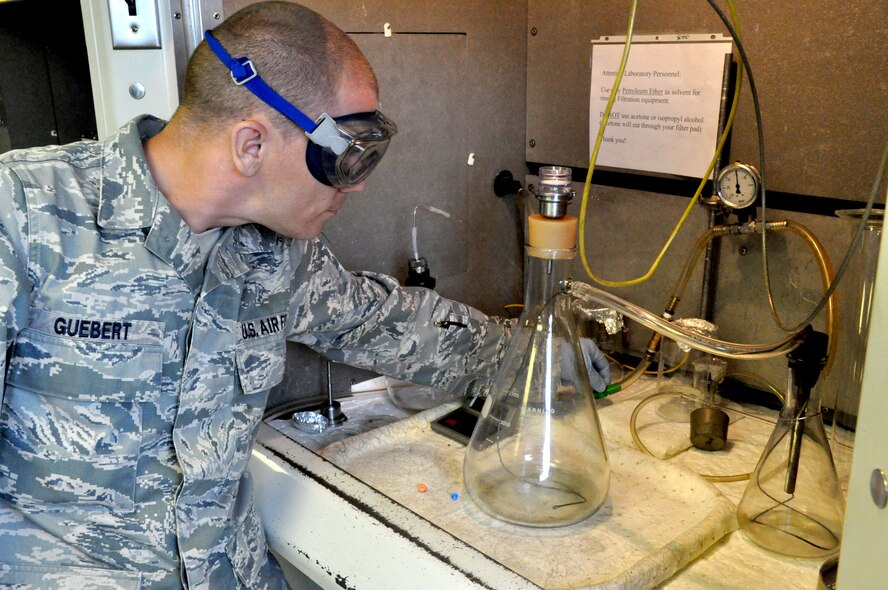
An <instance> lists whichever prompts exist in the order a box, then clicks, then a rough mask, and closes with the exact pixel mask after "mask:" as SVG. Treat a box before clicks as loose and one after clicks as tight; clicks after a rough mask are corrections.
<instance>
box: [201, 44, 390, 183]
mask: <svg viewBox="0 0 888 590" xmlns="http://www.w3.org/2000/svg"><path fill="white" fill-rule="evenodd" d="M204 39H206V41H207V45H208V46H209V47H210V49H211V50H212V51H213V53H215V54H216V57H218V58H219V60H220V61H221V62H222V63H223V64H225V66H226V67H227V68H228V69H229V70H230V71H231V79H232V80H234V83H235V84H237V85H238V86H244V87H246V88H247V90H249V91H250V92H252V93H253V94H255V95H256V96H257V97H258V98H259V100H261V101H262V102H264V103H265V104H267V105H269V106H270V107H272V108H273V109H275V110H276V111H278V112H279V113H281V114H282V115H283V116H285V117H286V118H287V119H289V120H290V121H292V122H293V123H295V124H296V125H298V126H299V127H301V128H302V129H303V130H305V134H306V135H307V136H308V139H309V144H308V148H307V149H306V152H305V163H306V165H307V166H308V170H309V172H311V175H312V176H313V177H314V178H315V180H317V181H318V182H320V183H322V184H325V185H327V186H333V187H336V188H348V187H352V186H355V185H357V184H360V183H361V182H363V181H364V180H365V179H366V178H367V176H369V175H370V173H371V172H373V169H374V168H376V165H377V164H379V161H380V160H381V159H382V156H383V155H384V154H385V151H386V149H388V145H389V142H390V141H391V138H392V136H394V135H395V134H396V133H397V132H398V127H397V125H395V123H394V121H392V120H391V119H389V118H388V117H386V116H385V115H383V114H382V113H380V112H379V111H374V112H367V113H354V114H351V115H344V116H342V117H335V118H334V117H331V116H330V115H328V114H327V113H324V114H322V115H321V116H320V117H318V119H317V120H316V121H312V120H311V119H310V118H309V117H308V116H307V115H306V114H305V113H303V112H302V111H300V110H299V109H298V108H296V106H294V105H293V104H291V103H290V102H288V101H287V100H286V99H284V97H282V96H281V95H280V94H278V93H277V92H275V91H274V90H273V89H272V88H271V87H270V86H269V85H268V84H266V83H265V81H264V80H263V79H262V78H261V77H260V76H259V74H258V72H256V68H255V67H254V66H253V62H252V61H250V59H249V58H248V57H240V58H237V59H235V58H233V57H231V55H230V54H229V53H228V52H227V51H226V50H225V48H224V47H222V44H221V43H219V40H218V39H216V37H214V36H213V34H212V33H211V32H210V31H206V33H204Z"/></svg>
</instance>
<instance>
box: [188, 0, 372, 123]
mask: <svg viewBox="0 0 888 590" xmlns="http://www.w3.org/2000/svg"><path fill="white" fill-rule="evenodd" d="M213 35H214V36H215V37H216V38H217V39H218V40H219V42H220V43H221V44H222V46H223V47H225V49H226V50H227V51H228V53H229V54H230V55H231V56H232V57H234V58H240V57H244V56H247V57H249V58H250V59H251V60H252V62H253V66H254V67H255V69H256V71H257V72H258V73H259V75H260V76H261V77H262V79H263V80H265V82H266V83H267V84H268V85H269V86H271V87H272V88H273V89H274V90H275V91H276V92H277V93H278V94H280V95H281V96H283V97H284V98H285V99H287V100H288V101H290V102H291V103H292V104H294V105H295V106H296V107H297V108H299V109H300V110H301V111H302V112H304V113H305V114H306V115H308V116H309V117H310V118H311V119H316V118H317V117H318V116H320V115H321V113H323V112H324V111H325V110H327V109H328V108H329V107H330V106H332V105H333V103H334V102H335V101H336V94H337V89H338V87H339V85H340V84H341V83H342V80H343V79H344V78H345V77H349V76H358V77H362V78H364V80H365V81H366V82H367V83H368V84H370V85H371V88H372V89H373V90H374V91H375V92H377V93H378V92H379V88H378V84H377V81H376V76H375V75H374V74H373V69H372V68H371V67H370V64H369V63H368V62H367V59H366V58H365V57H364V54H363V53H361V50H360V49H358V46H357V45H356V44H355V42H354V41H352V39H351V38H350V37H349V36H348V35H347V34H345V32H343V31H342V30H341V29H340V28H339V27H337V26H336V25H334V24H333V23H331V22H330V21H328V20H327V19H325V18H324V17H322V16H321V15H319V14H317V13H316V12H314V11H312V10H310V9H308V8H306V7H304V6H301V5H299V4H295V3H291V2H258V3H255V4H250V5H248V6H246V7H244V8H242V9H241V10H239V11H237V12H235V13H234V14H232V15H231V16H230V17H228V18H227V19H225V20H224V21H223V22H222V23H221V24H220V25H219V26H218V27H216V28H215V29H213ZM255 112H264V113H266V114H267V115H268V116H269V117H270V118H271V119H272V122H273V124H274V125H276V126H277V128H278V129H280V130H281V131H283V132H284V133H285V135H287V136H288V137H292V134H293V133H294V132H299V133H301V130H299V128H298V127H297V126H296V125H294V124H293V123H291V122H290V121H289V120H288V119H286V118H285V117H284V116H283V115H281V114H280V113H278V112H277V111H276V110H274V109H273V108H271V107H269V106H268V105H266V104H265V103H263V102H262V101H261V100H259V99H258V98H257V97H256V96H254V95H253V93H252V92H250V91H249V90H247V89H246V88H244V87H241V86H237V85H236V84H234V82H233V80H232V78H231V75H230V73H229V70H228V68H227V67H226V66H225V65H224V64H223V63H222V62H221V61H220V60H219V58H218V57H216V55H215V54H214V53H213V52H212V50H211V49H210V48H209V47H208V46H207V42H206V41H202V42H201V43H200V45H198V47H197V49H196V50H195V51H194V54H193V55H192V56H191V59H190V60H189V62H188V69H187V71H186V74H185V88H184V92H183V95H182V99H181V101H180V104H179V109H178V111H177V112H176V118H177V119H178V120H179V121H180V122H181V123H184V124H185V125H186V126H188V127H189V128H191V129H192V130H193V131H195V132H198V133H200V132H207V131H216V130H219V129H222V128H224V127H226V126H228V125H229V124H231V123H233V122H236V121H239V120H241V119H243V118H244V117H246V116H248V115H250V114H252V113H255Z"/></svg>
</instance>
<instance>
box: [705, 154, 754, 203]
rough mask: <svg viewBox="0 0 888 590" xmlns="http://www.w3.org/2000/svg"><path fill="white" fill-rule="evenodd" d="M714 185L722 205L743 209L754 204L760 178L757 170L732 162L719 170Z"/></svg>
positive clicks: (747, 165)
mask: <svg viewBox="0 0 888 590" xmlns="http://www.w3.org/2000/svg"><path fill="white" fill-rule="evenodd" d="M716 184H717V187H716V188H717V189H718V198H719V199H721V201H722V203H724V204H725V205H726V206H727V207H730V208H731V209H743V208H745V207H749V206H750V205H752V204H753V203H755V199H756V197H758V194H759V188H760V187H761V177H760V176H759V173H758V170H756V169H755V168H753V167H752V166H750V165H749V164H741V163H740V162H734V163H733V164H728V165H727V166H725V167H724V168H722V169H721V172H719V173H718V178H717V179H716Z"/></svg>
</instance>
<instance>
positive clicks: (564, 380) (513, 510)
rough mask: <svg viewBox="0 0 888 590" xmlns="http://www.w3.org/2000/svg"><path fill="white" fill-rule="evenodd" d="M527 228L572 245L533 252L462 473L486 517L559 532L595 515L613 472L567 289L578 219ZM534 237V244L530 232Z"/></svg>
mask: <svg viewBox="0 0 888 590" xmlns="http://www.w3.org/2000/svg"><path fill="white" fill-rule="evenodd" d="M529 223H530V224H531V225H534V224H539V223H542V224H545V225H549V224H561V223H567V224H568V226H567V227H566V228H561V229H559V231H566V232H572V233H571V236H570V242H569V245H568V248H541V247H535V246H533V245H530V246H528V247H527V254H528V256H527V266H526V280H527V283H526V289H525V299H524V311H523V312H522V314H521V318H520V319H519V321H518V325H517V326H516V328H515V330H516V331H515V334H514V336H513V338H512V341H511V343H510V345H509V349H508V351H507V353H506V356H505V359H504V361H503V364H502V366H501V367H500V369H499V372H498V373H497V375H496V377H495V378H494V383H493V387H492V391H491V394H490V395H489V396H488V398H487V401H486V403H485V404H484V408H483V410H482V412H481V419H480V420H479V422H478V425H477V426H476V427H475V431H474V433H473V434H472V438H471V440H470V442H469V446H468V450H467V451H466V460H465V468H464V475H465V484H466V490H467V491H468V493H469V496H470V497H471V498H472V500H474V501H475V503H476V504H478V506H480V507H481V509H483V510H484V511H485V512H487V513H489V514H491V515H493V516H495V517H497V518H500V519H503V520H506V521H508V522H512V523H515V524H521V525H528V526H536V527H555V526H562V525H568V524H573V523H575V522H579V521H581V520H583V519H584V518H586V517H588V516H590V515H592V514H593V513H594V512H595V511H596V510H598V508H599V507H600V506H601V505H602V504H603V503H604V500H605V498H606V497H607V490H608V485H609V482H610V471H609V467H608V459H607V452H606V450H605V446H604V441H603V438H602V434H601V427H600V425H599V422H598V415H597V413H596V411H595V405H594V401H593V391H592V387H591V385H590V384H589V377H588V374H587V372H586V363H585V361H584V359H583V354H582V352H581V349H580V344H579V339H578V337H577V331H576V325H575V323H574V319H573V316H572V315H571V311H570V296H569V295H566V294H564V293H563V292H562V286H561V281H562V280H563V279H565V278H567V272H568V269H569V267H570V261H571V259H573V258H574V257H575V255H576V250H575V249H574V248H573V240H574V237H573V235H574V233H575V231H576V218H560V219H546V218H542V216H540V215H533V216H531V219H530V220H529ZM530 234H531V239H530V241H531V244H533V243H534V237H533V235H534V230H533V228H531V231H530ZM550 245H551V243H550ZM556 245H557V244H556Z"/></svg>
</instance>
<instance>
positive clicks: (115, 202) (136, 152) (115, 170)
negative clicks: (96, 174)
mask: <svg viewBox="0 0 888 590" xmlns="http://www.w3.org/2000/svg"><path fill="white" fill-rule="evenodd" d="M165 125H166V122H165V121H162V120H160V119H158V118H156V117H152V116H150V115H142V116H140V117H136V118H135V119H133V120H132V121H130V122H129V123H127V124H126V125H124V126H123V127H121V129H120V131H118V132H117V133H115V134H114V135H111V136H109V137H108V138H106V139H105V140H104V141H103V142H102V187H101V190H100V192H99V211H98V217H97V220H96V221H97V222H98V224H99V227H104V228H107V229H116V230H123V229H139V228H143V227H150V226H151V224H152V222H153V221H154V214H155V210H156V207H157V201H158V198H159V197H160V191H159V190H158V188H157V185H156V184H154V179H152V178H151V173H150V172H149V170H148V160H147V159H146V158H145V151H144V149H143V148H142V141H144V140H146V139H149V138H150V137H153V136H155V135H157V134H158V133H160V131H161V130H162V129H163V128H164V126H165Z"/></svg>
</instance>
